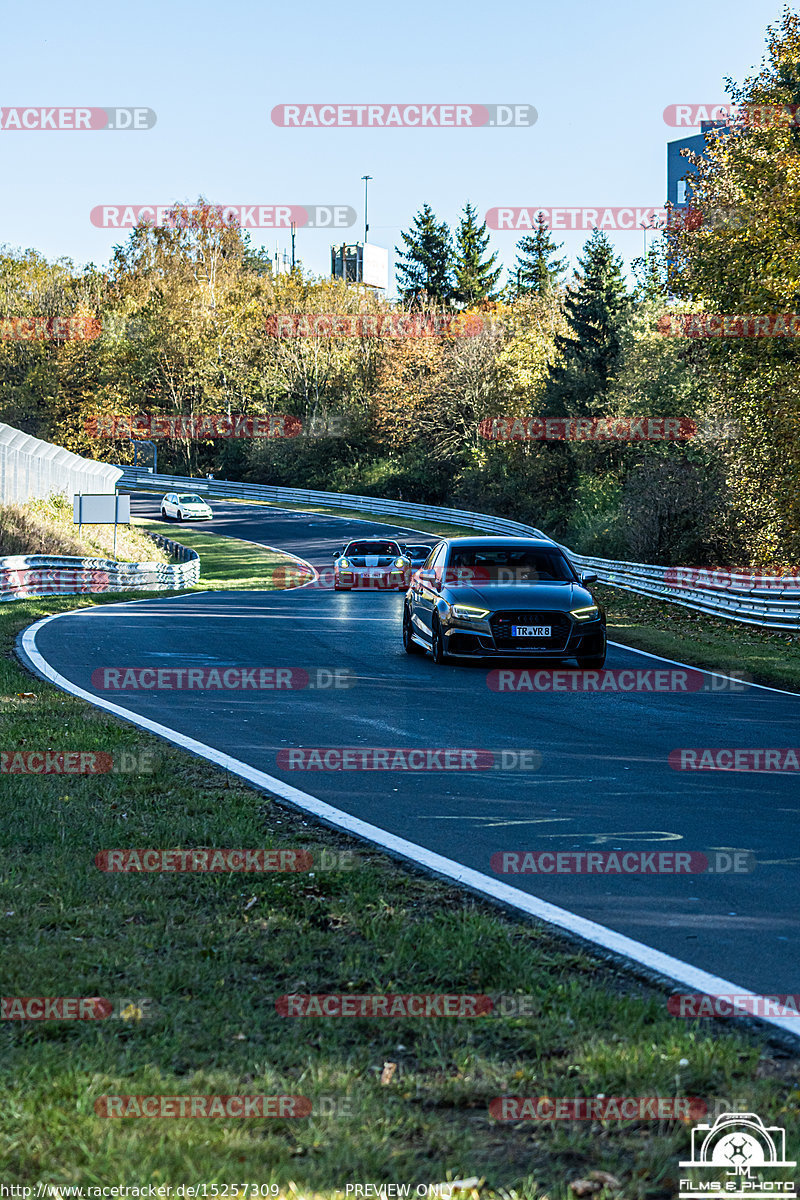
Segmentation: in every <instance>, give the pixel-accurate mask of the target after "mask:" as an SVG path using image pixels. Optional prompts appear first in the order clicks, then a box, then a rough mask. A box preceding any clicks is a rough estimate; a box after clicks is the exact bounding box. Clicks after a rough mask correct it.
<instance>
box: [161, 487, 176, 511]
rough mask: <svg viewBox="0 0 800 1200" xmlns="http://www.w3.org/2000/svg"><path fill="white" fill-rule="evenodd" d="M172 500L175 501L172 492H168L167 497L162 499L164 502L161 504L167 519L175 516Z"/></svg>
mask: <svg viewBox="0 0 800 1200" xmlns="http://www.w3.org/2000/svg"><path fill="white" fill-rule="evenodd" d="M174 499H175V496H174V494H173V493H172V492H170V493H169V495H168V496H165V497H164V502H163V503H164V512H165V513H166V514H167V516H168V517H174V516H175V505H174V503H173V501H174Z"/></svg>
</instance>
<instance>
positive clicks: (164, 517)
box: [161, 508, 169, 521]
mask: <svg viewBox="0 0 800 1200" xmlns="http://www.w3.org/2000/svg"><path fill="white" fill-rule="evenodd" d="M161 520H162V521H167V520H169V518H168V517H167V510H166V509H165V508H162V510H161Z"/></svg>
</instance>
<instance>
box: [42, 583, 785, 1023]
mask: <svg viewBox="0 0 800 1200" xmlns="http://www.w3.org/2000/svg"><path fill="white" fill-rule="evenodd" d="M122 603H124V602H122ZM103 607H104V609H105V608H113V607H115V605H104V606H103ZM66 616H70V614H69V613H57V614H54V615H53V616H50V617H44V618H42V620H41V621H37V622H36V623H35V624H34V625H31V626H29V627H28V628H27V629H26V630H25V631H24V632H23V634H22V649H23V651H24V653H25V655H26V656H27V658H28V659H29V661H30V663H31V665H33V666H34V667H35V668H36V669H37V671H39V673H40V674H41V675H43V676H44V677H45V679H48V680H49V681H50V682H51V683H53V684H55V685H56V687H60V688H61V689H62V690H63V691H65V692H69V693H70V694H71V695H73V696H78V697H80V699H82V700H86V701H88V702H89V703H90V704H93V705H95V707H96V708H103V709H105V710H106V711H107V712H110V713H113V714H114V715H115V716H118V717H122V718H123V719H125V720H127V721H130V722H131V723H132V724H133V725H138V726H139V727H140V728H141V729H146V730H148V731H149V732H150V733H154V734H156V735H157V736H159V737H162V738H165V739H166V740H167V741H168V742H172V743H173V745H176V746H180V747H181V748H182V749H184V750H187V751H189V752H190V753H192V754H197V755H199V757H201V758H205V759H207V760H208V761H209V762H212V763H215V764H216V765H217V766H219V767H224V768H225V770H227V771H230V772H231V774H233V775H237V776H238V777H239V778H240V779H244V780H245V781H246V782H247V783H251V784H253V785H254V786H255V787H257V788H260V789H262V790H264V791H268V792H272V793H274V794H275V795H276V796H280V797H281V798H282V799H284V800H287V801H288V802H289V803H290V804H293V805H295V806H296V807H298V808H300V809H302V810H303V811H304V812H307V813H310V814H311V815H312V816H315V817H319V818H320V819H321V820H323V821H325V822H326V823H328V824H329V825H334V826H335V827H336V828H338V829H341V830H343V831H344V832H345V833H350V834H352V835H353V836H354V837H358V838H363V839H365V840H366V841H369V842H372V843H373V844H374V845H376V846H378V847H380V848H382V849H385V850H388V851H390V852H392V853H393V854H397V855H399V856H400V857H402V858H406V859H409V860H410V861H411V862H414V863H417V864H418V865H419V866H421V867H425V868H426V869H427V870H429V871H432V872H434V873H435V874H436V875H439V876H441V877H443V878H445V879H450V880H452V881H453V882H454V883H458V884H462V885H463V886H465V887H467V888H469V889H470V890H471V891H474V892H477V893H479V894H480V895H482V896H485V897H487V898H488V899H491V900H496V901H499V902H500V903H501V904H504V905H507V906H508V907H510V908H514V909H516V910H517V911H518V912H523V913H526V914H527V915H528V916H531V917H535V918H537V919H538V920H540V921H544V922H546V923H547V924H549V925H554V926H555V927H556V928H557V929H564V930H566V931H567V932H568V933H571V934H573V935H575V936H576V937H579V938H582V939H584V940H585V941H588V942H591V943H593V944H594V945H596V946H601V947H602V948H603V949H604V950H609V951H611V952H612V953H614V954H619V955H622V956H623V957H625V958H628V959H631V960H632V961H633V962H636V963H639V964H640V965H641V966H643V967H646V968H647V969H648V970H650V971H654V972H657V973H658V974H660V975H663V976H666V977H667V978H668V979H672V980H674V981H675V982H676V983H680V984H683V985H684V986H686V987H689V988H691V989H692V991H693V992H699V993H702V994H704V995H709V996H732V995H736V996H741V997H744V998H747V999H750V998H754V997H755V996H756V993H755V992H751V991H749V990H748V989H747V988H743V987H741V986H739V985H738V984H735V983H731V982H730V980H727V979H722V978H720V977H719V976H718V975H711V974H709V973H708V972H707V971H701V970H700V969H699V968H698V967H693V966H691V964H689V963H685V962H682V961H681V959H679V958H673V957H672V955H670V954H663V953H662V952H661V951H660V950H655V949H653V947H652V946H647V945H645V944H644V942H637V941H634V939H633V938H629V937H626V936H624V935H623V934H621V933H616V932H615V931H614V930H613V929H607V928H606V926H604V925H598V924H597V923H596V922H595V921H589V920H587V919H586V918H585V917H579V916H578V915H577V914H576V913H572V912H570V911H569V910H568V909H565V908H559V907H558V906H557V905H555V904H549V903H548V902H547V901H545V900H540V899H539V898H538V897H536V896H531V895H529V894H528V893H526V892H520V891H519V890H518V889H517V888H512V887H510V886H509V885H508V884H507V883H501V882H500V881H499V880H497V879H492V878H491V876H489V875H483V874H482V873H481V872H480V871H475V870H473V869H472V868H471V867H465V866H462V865H461V863H457V862H455V861H454V860H453V859H450V858H444V857H443V856H442V855H440V854H435V853H434V852H433V851H432V850H428V849H426V848H425V847H424V846H418V845H417V844H416V843H415V842H409V841H407V840H406V839H405V838H400V837H397V836H396V835H395V834H393V833H389V832H387V831H386V830H385V829H381V828H379V827H378V826H377V825H370V824H369V823H368V822H366V821H362V820H361V819H360V818H358V817H353V816H351V815H350V813H346V812H343V811H342V810H341V809H338V808H334V807H333V806H332V805H330V804H327V803H326V802H325V801H323V800H320V799H318V798H317V797H316V796H312V795H311V794H310V793H308V792H302V791H300V789H299V788H295V787H292V786H291V785H290V784H287V783H284V782H283V780H281V779H276V778H275V777H274V776H272V775H267V774H266V772H264V771H259V770H257V769H256V768H255V767H251V766H250V765H249V764H248V763H245V762H241V761H240V760H239V759H236V758H232V757H231V756H230V755H228V754H225V753H223V752H222V751H221V750H216V749H214V747H213V746H208V745H206V743H205V742H199V741H196V740H195V739H194V738H190V737H187V736H186V735H185V734H183V733H179V732H178V731H177V730H175V729H170V727H169V726H167V725H161V724H159V723H158V722H156V721H151V720H149V719H148V718H147V717H143V716H140V715H139V714H138V713H135V712H132V711H131V710H130V709H127V708H123V707H122V706H121V705H119V704H112V703H111V702H110V701H109V700H104V699H102V698H101V697H99V696H95V695H93V694H92V693H91V692H87V691H85V690H84V689H83V688H80V687H78V686H77V685H76V684H74V683H72V681H71V680H69V679H67V678H66V677H65V676H63V675H60V674H59V673H58V672H57V671H56V670H55V669H54V668H53V667H51V666H50V664H49V663H48V662H47V660H46V659H45V658H44V657H43V656H42V655H41V653H40V652H39V650H38V649H37V646H36V634H37V633H38V631H39V630H40V629H43V628H44V626H45V625H48V624H49V623H50V622H51V621H57V620H59V619H60V618H61V617H66ZM741 1015H743V1016H746V1015H748V1014H747V1013H742V1014H741ZM678 1019H680V1018H676V1020H678ZM758 1020H759V1021H760V1022H762V1023H763V1024H765V1025H769V1026H771V1027H773V1028H774V1029H779V1030H780V1031H781V1032H782V1033H788V1034H790V1035H792V1036H794V1037H800V1017H798V1018H791V1017H773V1016H759V1017H758Z"/></svg>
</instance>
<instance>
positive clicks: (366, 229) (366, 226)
mask: <svg viewBox="0 0 800 1200" xmlns="http://www.w3.org/2000/svg"><path fill="white" fill-rule="evenodd" d="M361 178H362V179H363V180H364V244H365V245H366V242H367V234H368V233H369V224H368V222H367V188H368V187H369V181H370V179H372V176H371V175H362V176H361Z"/></svg>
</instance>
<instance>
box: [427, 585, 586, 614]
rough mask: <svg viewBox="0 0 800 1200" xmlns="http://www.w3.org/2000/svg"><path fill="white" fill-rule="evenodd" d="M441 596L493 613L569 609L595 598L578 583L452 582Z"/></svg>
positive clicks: (450, 601)
mask: <svg viewBox="0 0 800 1200" xmlns="http://www.w3.org/2000/svg"><path fill="white" fill-rule="evenodd" d="M440 595H441V596H442V597H443V598H444V599H445V600H447V602H448V603H449V604H478V605H481V606H482V607H483V608H488V609H490V610H491V611H492V612H494V611H496V610H497V609H499V608H503V609H512V610H516V611H523V610H526V609H532V610H534V611H535V610H536V609H548V610H549V609H552V610H553V611H554V612H568V611H569V610H570V609H571V608H582V607H584V606H586V605H589V604H594V603H595V599H594V597H593V596H592V594H591V592H589V591H587V589H586V588H585V587H582V586H581V585H580V584H579V583H494V584H492V583H484V584H481V585H480V586H476V585H449V586H447V587H444V588H443V589H442V591H441V593H440Z"/></svg>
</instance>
